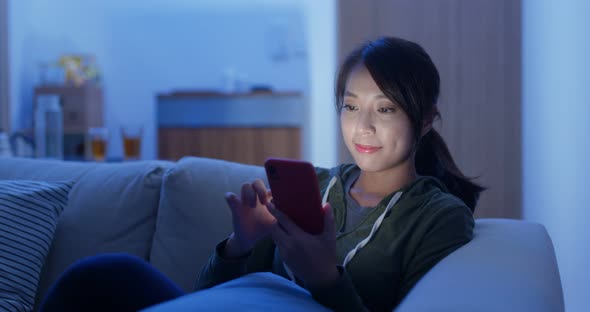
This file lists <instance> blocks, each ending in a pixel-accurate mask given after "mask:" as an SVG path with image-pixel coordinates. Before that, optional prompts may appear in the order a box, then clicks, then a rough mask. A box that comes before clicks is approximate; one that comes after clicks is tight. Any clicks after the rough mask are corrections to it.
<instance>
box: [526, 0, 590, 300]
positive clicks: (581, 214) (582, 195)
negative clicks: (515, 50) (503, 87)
mask: <svg viewBox="0 0 590 312" xmlns="http://www.w3.org/2000/svg"><path fill="white" fill-rule="evenodd" d="M589 14H590V2H588V1H585V0H579V1H576V0H569V1H560V2H559V3H557V2H555V1H550V0H543V1H541V0H524V1H523V54H522V59H523V160H522V163H523V204H524V209H523V213H524V218H525V219H526V220H530V221H535V222H539V223H542V224H544V225H545V227H546V228H547V230H548V231H549V234H550V236H551V238H552V240H553V244H554V247H555V250H556V254H557V262H558V265H559V270H560V274H561V279H562V284H563V289H564V299H565V305H566V311H572V312H576V311H587V310H588V306H590V297H589V296H588V294H590V273H589V272H590V271H588V269H587V267H588V264H590V248H588V245H589V241H590V227H589V226H588V221H589V220H590V209H589V207H588V206H589V203H590V192H589V191H588V187H587V185H588V182H587V181H588V176H589V173H590V162H589V161H588V160H589V159H590V145H589V144H588V142H589V140H588V135H589V134H590V125H589V122H588V118H589V116H590V105H589V104H590V102H589V97H588V87H589V86H590V76H589V75H588V71H589V70H590V58H588V56H589V55H590V36H589V32H588V30H589V29H590V20H589V19H588V15H589Z"/></svg>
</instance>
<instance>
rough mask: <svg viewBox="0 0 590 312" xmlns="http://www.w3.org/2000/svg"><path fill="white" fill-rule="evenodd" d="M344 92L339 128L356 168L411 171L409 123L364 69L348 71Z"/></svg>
mask: <svg viewBox="0 0 590 312" xmlns="http://www.w3.org/2000/svg"><path fill="white" fill-rule="evenodd" d="M344 92H345V93H344V98H343V103H342V105H343V106H342V109H341V111H340V127H341V129H342V136H343V138H344V142H345V143H346V146H347V147H348V150H349V151H350V153H351V154H352V157H353V158H354V160H355V161H356V163H357V165H358V166H359V167H360V168H361V169H362V170H364V171H368V172H380V171H386V170H389V169H393V168H397V167H401V166H412V167H413V164H414V162H413V157H412V156H413V153H412V150H413V145H414V137H413V132H412V126H411V123H410V120H409V118H408V116H407V115H406V113H405V112H404V111H403V110H402V109H401V107H400V106H399V105H398V104H397V103H394V102H392V101H391V100H389V99H388V98H387V97H386V96H385V95H384V94H383V92H382V91H381V90H380V89H379V87H378V86H377V84H376V83H375V81H374V80H373V78H372V77H371V74H370V73H369V71H368V70H367V68H366V67H365V66H363V65H358V66H356V67H355V68H354V69H353V70H352V72H351V73H350V75H349V77H348V80H347V81H346V87H345V90H344Z"/></svg>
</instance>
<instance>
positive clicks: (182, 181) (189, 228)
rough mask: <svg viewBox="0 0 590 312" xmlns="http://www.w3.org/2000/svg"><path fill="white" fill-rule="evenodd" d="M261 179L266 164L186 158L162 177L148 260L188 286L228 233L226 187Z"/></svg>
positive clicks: (189, 288)
mask: <svg viewBox="0 0 590 312" xmlns="http://www.w3.org/2000/svg"><path fill="white" fill-rule="evenodd" d="M255 178H262V179H263V180H264V181H265V183H267V182H266V175H265V173H264V169H263V168H262V167H259V166H251V165H244V164H238V163H233V162H227V161H222V160H215V159H207V158H196V157H185V158H183V159H181V160H180V161H179V162H178V163H177V166H176V167H175V168H174V169H172V170H170V171H168V172H167V173H166V174H165V176H164V182H163V186H162V195H161V198H160V211H159V213H158V221H157V225H156V233H155V236H154V243H153V246H152V252H151V256H150V262H151V263H152V264H153V265H154V266H155V267H157V268H158V269H160V270H161V271H162V272H163V273H164V274H166V275H167V276H168V277H170V278H171V279H172V280H173V281H175V282H176V283H178V285H180V286H181V287H182V288H183V289H184V290H185V291H192V290H193V287H194V284H195V281H196V279H197V276H198V273H199V272H200V269H201V267H202V266H203V265H204V264H205V263H206V262H207V259H209V256H210V255H211V254H212V253H213V250H214V248H215V245H216V244H217V243H218V242H220V241H221V240H223V239H224V238H226V237H227V236H228V235H229V234H230V233H231V232H232V223H231V212H230V210H229V208H228V207H227V204H226V202H225V199H224V195H225V193H226V192H228V191H231V192H234V193H236V194H239V192H240V188H241V185H242V183H244V182H251V181H253V180H254V179H255Z"/></svg>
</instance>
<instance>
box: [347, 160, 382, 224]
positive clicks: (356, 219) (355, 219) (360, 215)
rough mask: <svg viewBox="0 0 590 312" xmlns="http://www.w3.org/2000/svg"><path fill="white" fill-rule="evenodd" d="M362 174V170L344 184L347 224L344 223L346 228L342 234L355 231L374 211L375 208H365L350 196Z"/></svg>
mask: <svg viewBox="0 0 590 312" xmlns="http://www.w3.org/2000/svg"><path fill="white" fill-rule="evenodd" d="M360 174H361V172H360V170H358V171H356V172H353V173H351V174H350V175H349V176H348V178H347V179H346V181H345V182H344V193H345V194H346V222H345V223H344V228H342V229H340V232H344V231H350V230H352V229H354V228H355V227H356V226H357V225H358V224H359V223H361V222H362V221H363V219H364V218H365V217H366V216H367V215H368V214H369V213H371V211H373V208H374V207H363V206H361V205H359V203H358V202H357V201H356V200H355V199H354V198H352V196H350V189H351V188H352V185H353V184H354V182H355V181H356V179H358V177H359V176H360Z"/></svg>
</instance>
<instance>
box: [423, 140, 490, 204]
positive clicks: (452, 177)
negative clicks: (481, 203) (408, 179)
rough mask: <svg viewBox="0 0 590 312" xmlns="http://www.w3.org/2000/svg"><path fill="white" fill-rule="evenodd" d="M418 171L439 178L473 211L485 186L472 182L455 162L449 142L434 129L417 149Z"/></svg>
mask: <svg viewBox="0 0 590 312" xmlns="http://www.w3.org/2000/svg"><path fill="white" fill-rule="evenodd" d="M416 171H417V172H418V174H420V175H429V176H433V177H436V178H438V179H439V180H441V181H442V182H443V184H444V185H445V186H446V187H447V188H448V189H449V191H450V192H451V194H453V195H455V196H457V197H458V198H459V199H461V200H462V201H463V202H464V203H465V204H466V205H467V207H469V208H470V209H471V211H472V212H474V211H475V205H476V204H477V200H478V199H479V193H481V192H482V191H483V190H485V188H484V187H482V186H480V185H478V184H476V183H473V182H471V179H469V178H467V177H466V176H465V175H463V173H462V172H461V170H459V168H458V167H457V165H456V164H455V161H454V160H453V157H452V156H451V153H450V152H449V149H448V148H447V144H446V143H445V141H444V140H443V138H442V137H441V136H440V134H439V133H438V132H436V130H434V129H430V131H428V133H427V134H425V135H424V136H423V137H422V139H421V140H420V142H419V145H418V150H417V151H416Z"/></svg>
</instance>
